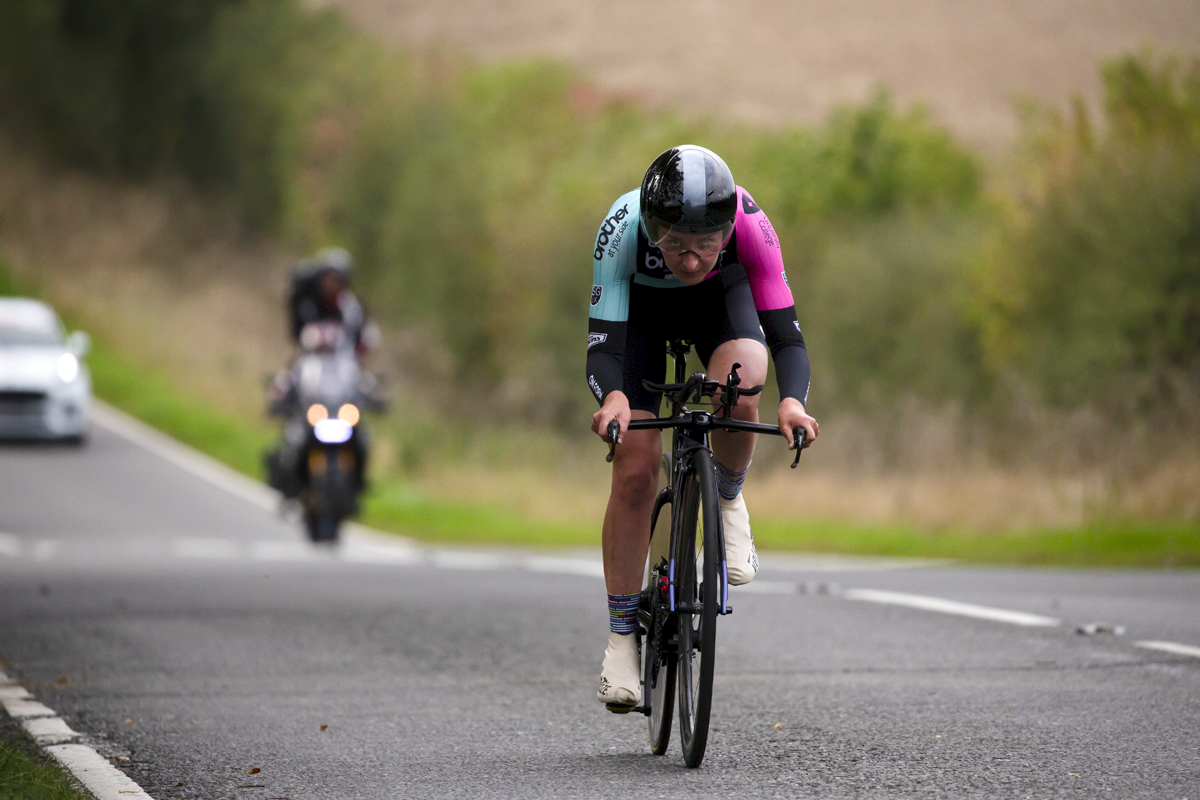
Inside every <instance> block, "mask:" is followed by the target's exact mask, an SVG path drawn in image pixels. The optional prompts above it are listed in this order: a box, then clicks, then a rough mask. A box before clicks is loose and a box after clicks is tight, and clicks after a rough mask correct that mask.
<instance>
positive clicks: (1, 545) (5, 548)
mask: <svg viewBox="0 0 1200 800" xmlns="http://www.w3.org/2000/svg"><path fill="white" fill-rule="evenodd" d="M21 550H22V547H21V540H20V538H18V537H16V536H13V535H12V534H11V533H0V556H12V557H13V558H20V557H21Z"/></svg>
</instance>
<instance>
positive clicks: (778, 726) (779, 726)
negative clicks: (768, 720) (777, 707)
mask: <svg viewBox="0 0 1200 800" xmlns="http://www.w3.org/2000/svg"><path fill="white" fill-rule="evenodd" d="M775 727H776V729H778V728H782V727H783V723H782V722H776V723H775Z"/></svg>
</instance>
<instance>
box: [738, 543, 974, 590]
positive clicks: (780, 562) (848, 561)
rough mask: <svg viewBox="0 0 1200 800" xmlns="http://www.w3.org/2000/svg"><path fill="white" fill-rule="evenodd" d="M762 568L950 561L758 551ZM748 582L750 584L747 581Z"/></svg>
mask: <svg viewBox="0 0 1200 800" xmlns="http://www.w3.org/2000/svg"><path fill="white" fill-rule="evenodd" d="M758 558H759V561H760V562H761V563H762V566H763V567H764V568H768V569H772V570H787V571H789V572H890V571H893V570H899V569H928V568H930V567H945V566H949V565H950V564H954V563H955V561H954V560H953V559H949V558H898V557H895V556H850V555H838V554H834V553H773V552H771V551H769V550H768V551H767V552H765V553H759V554H758ZM748 585H752V584H748Z"/></svg>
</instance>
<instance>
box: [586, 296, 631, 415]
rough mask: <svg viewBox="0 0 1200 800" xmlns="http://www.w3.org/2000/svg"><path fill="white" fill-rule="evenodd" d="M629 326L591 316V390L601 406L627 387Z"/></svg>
mask: <svg viewBox="0 0 1200 800" xmlns="http://www.w3.org/2000/svg"><path fill="white" fill-rule="evenodd" d="M625 325H626V323H624V322H609V321H608V320H603V319H595V318H593V317H588V352H587V373H588V388H589V389H591V390H592V396H593V397H595V398H596V401H597V402H599V403H603V402H604V398H605V397H607V396H608V394H609V393H610V392H614V391H617V390H618V389H623V388H624V386H625Z"/></svg>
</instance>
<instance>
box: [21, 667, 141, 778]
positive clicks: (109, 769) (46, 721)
mask: <svg viewBox="0 0 1200 800" xmlns="http://www.w3.org/2000/svg"><path fill="white" fill-rule="evenodd" d="M5 690H7V691H5ZM0 703H2V704H3V705H4V710H5V712H7V713H8V715H9V716H10V717H12V718H13V720H14V721H16V722H19V723H20V724H21V729H22V730H23V731H25V733H26V735H28V736H30V737H32V738H33V740H34V742H35V743H36V744H37V746H38V747H39V748H41V749H42V750H43V751H44V752H45V753H47V754H49V755H50V757H51V758H53V759H54V760H55V761H57V762H58V763H59V764H61V765H62V767H63V769H64V770H66V771H67V772H68V773H69V774H70V775H71V777H73V778H74V779H75V781H76V782H77V783H78V784H79V785H80V786H82V787H83V789H84V791H85V792H86V793H88V794H90V795H91V796H92V797H94V798H96V800H154V798H153V797H151V796H150V794H149V793H148V792H146V790H145V789H143V788H142V787H141V786H139V785H138V784H137V782H136V781H134V780H133V778H130V777H129V776H128V775H126V774H125V773H124V772H122V771H121V770H119V769H117V768H116V767H115V766H113V765H112V764H111V763H110V762H109V760H108V759H107V758H105V757H104V756H102V755H100V753H98V752H96V750H95V749H94V748H92V747H91V745H86V744H83V743H81V742H64V741H62V739H63V738H64V737H65V738H67V739H74V738H76V737H79V736H81V734H80V733H78V732H77V731H74V730H72V729H71V728H70V727H69V726H68V725H67V723H66V721H65V720H63V719H62V718H61V717H59V716H58V715H57V714H56V713H55V712H54V710H53V709H51V708H50V707H49V706H46V705H43V704H42V703H39V702H37V701H36V700H33V695H32V694H30V693H29V691H28V690H27V689H25V688H24V687H23V686H21V684H20V683H18V682H17V681H16V680H14V679H13V678H10V677H9V676H8V675H6V674H5V673H4V672H2V671H0ZM22 705H24V708H23V709H22V707H21V706H22ZM39 706H40V708H37V707H39ZM42 709H44V711H43V710H42ZM14 712H19V713H14ZM46 712H49V713H46ZM53 721H57V722H60V723H62V725H61V728H63V729H65V731H63V730H59V731H58V732H57V733H56V734H54V735H53V737H51V736H38V735H35V734H34V732H33V730H34V729H36V728H38V727H43V728H48V727H56V728H57V727H59V726H55V725H54V724H53ZM30 723H34V724H32V725H31V724H30ZM37 723H40V725H39V724H37ZM43 739H45V741H42V740H43Z"/></svg>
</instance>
